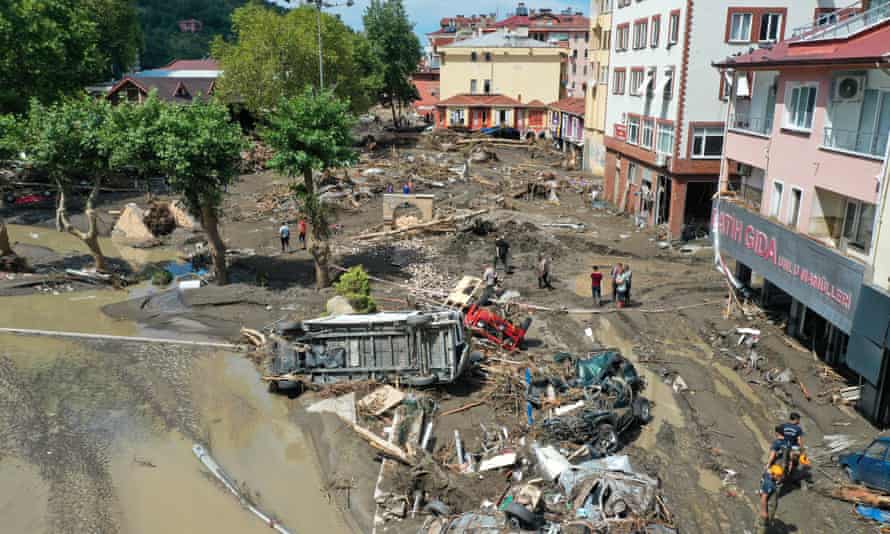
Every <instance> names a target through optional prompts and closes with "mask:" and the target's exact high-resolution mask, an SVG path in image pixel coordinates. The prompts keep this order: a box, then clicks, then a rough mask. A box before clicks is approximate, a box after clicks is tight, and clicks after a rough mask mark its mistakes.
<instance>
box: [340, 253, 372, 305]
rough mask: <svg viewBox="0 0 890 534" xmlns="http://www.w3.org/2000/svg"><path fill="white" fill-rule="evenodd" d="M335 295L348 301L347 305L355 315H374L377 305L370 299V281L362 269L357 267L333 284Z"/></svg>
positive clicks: (359, 266)
mask: <svg viewBox="0 0 890 534" xmlns="http://www.w3.org/2000/svg"><path fill="white" fill-rule="evenodd" d="M334 289H335V290H336V291H337V294H338V295H340V296H342V297H345V298H346V299H348V300H349V304H350V305H351V306H352V309H354V310H355V311H356V312H357V313H374V312H375V311H377V303H376V302H374V299H373V298H372V297H371V281H370V280H369V279H368V273H367V272H365V269H364V267H362V266H361V265H357V266H355V267H353V268H351V269H349V270H348V271H346V272H345V273H344V274H343V276H341V277H340V279H339V280H337V283H336V284H334Z"/></svg>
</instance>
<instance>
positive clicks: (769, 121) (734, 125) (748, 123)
mask: <svg viewBox="0 0 890 534" xmlns="http://www.w3.org/2000/svg"><path fill="white" fill-rule="evenodd" d="M729 128H730V129H731V130H737V131H740V132H744V133H753V134H757V135H765V136H769V135H770V134H771V133H772V131H773V117H772V116H771V115H762V116H755V115H749V114H747V113H735V114H733V115H731V116H730V118H729Z"/></svg>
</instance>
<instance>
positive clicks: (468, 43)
mask: <svg viewBox="0 0 890 534" xmlns="http://www.w3.org/2000/svg"><path fill="white" fill-rule="evenodd" d="M444 48H557V47H556V46H555V45H552V44H550V43H545V42H544V41H538V40H537V39H530V38H528V37H520V36H517V35H507V34H504V33H487V34H485V35H481V36H479V37H473V38H472V39H464V40H462V41H457V42H455V43H452V44H450V45H448V46H445V47H444Z"/></svg>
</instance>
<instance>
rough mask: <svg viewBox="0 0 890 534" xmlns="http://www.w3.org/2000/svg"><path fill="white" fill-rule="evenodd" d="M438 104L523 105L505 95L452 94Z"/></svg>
mask: <svg viewBox="0 0 890 534" xmlns="http://www.w3.org/2000/svg"><path fill="white" fill-rule="evenodd" d="M437 105H439V106H486V107H492V106H500V107H524V106H525V105H524V104H523V103H522V102H520V101H519V100H516V99H515V98H510V97H509V96H506V95H470V94H462V95H454V96H452V97H451V98H446V99H445V100H441V101H440V102H439V103H438V104H437Z"/></svg>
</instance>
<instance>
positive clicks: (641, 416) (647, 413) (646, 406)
mask: <svg viewBox="0 0 890 534" xmlns="http://www.w3.org/2000/svg"><path fill="white" fill-rule="evenodd" d="M632 409H633V414H634V417H636V418H637V420H639V421H640V422H641V423H643V424H644V425H645V424H647V423H648V422H649V421H651V420H652V403H651V402H649V399H646V398H644V397H637V398H635V399H634V402H633V406H632Z"/></svg>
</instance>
